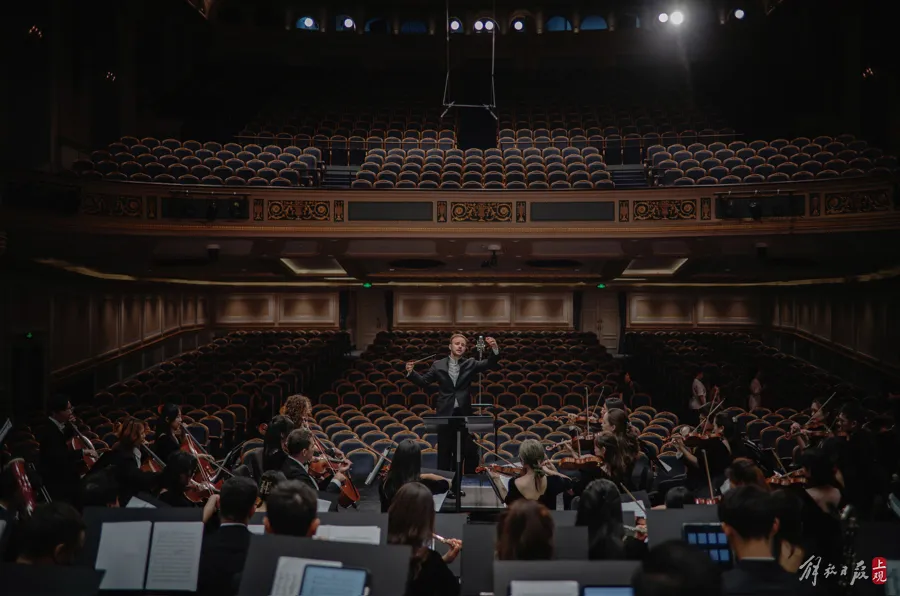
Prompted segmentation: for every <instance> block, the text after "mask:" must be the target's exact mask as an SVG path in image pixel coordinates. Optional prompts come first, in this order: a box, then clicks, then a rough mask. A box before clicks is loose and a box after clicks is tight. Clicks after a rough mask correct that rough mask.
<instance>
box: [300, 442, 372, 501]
mask: <svg viewBox="0 0 900 596" xmlns="http://www.w3.org/2000/svg"><path fill="white" fill-rule="evenodd" d="M306 428H307V430H309V434H310V436H311V437H312V441H313V444H314V445H315V446H316V449H318V450H319V453H321V454H322V455H321V456H319V457H318V458H317V459H316V460H314V461H312V462H310V464H309V474H310V476H312V477H313V478H314V479H316V481H317V482H321V481H322V480H324V479H326V478H332V477H334V476H335V474H337V472H338V470H337V468H336V467H335V464H334V462H335V461H337V463H338V464H340V463H343V462H342V461H341V460H333V459H331V458H330V457H328V456H327V455H325V453H326V449H325V446H324V445H322V442H321V441H319V437H317V436H316V433H314V432H312V430H310V429H309V427H308V426H306ZM343 476H344V479H343V480H342V481H341V493H340V496H338V505H340V506H341V507H343V508H345V509H346V508H348V507H356V503H357V502H358V501H359V499H360V496H359V490H357V488H356V487H355V486H354V485H353V480H352V479H351V478H350V474H344V475H343Z"/></svg>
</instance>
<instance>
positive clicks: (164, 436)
mask: <svg viewBox="0 0 900 596" xmlns="http://www.w3.org/2000/svg"><path fill="white" fill-rule="evenodd" d="M184 432H185V431H184V426H182V424H181V408H179V407H178V406H176V405H175V404H165V405H164V406H163V407H162V408H161V409H160V411H159V417H158V418H157V419H156V432H155V434H154V440H153V453H155V454H156V456H157V457H158V458H159V459H161V460H162V461H164V462H166V461H168V460H169V456H170V455H172V454H173V453H175V452H176V451H178V450H180V449H181V443H182V442H184V438H185V437H184Z"/></svg>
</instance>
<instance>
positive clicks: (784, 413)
mask: <svg viewBox="0 0 900 596" xmlns="http://www.w3.org/2000/svg"><path fill="white" fill-rule="evenodd" d="M775 413H776V414H778V415H779V416H781V417H783V418H790V417H791V416H793V415H795V414H796V413H797V410H795V409H793V408H779V409H778V410H776V412H775Z"/></svg>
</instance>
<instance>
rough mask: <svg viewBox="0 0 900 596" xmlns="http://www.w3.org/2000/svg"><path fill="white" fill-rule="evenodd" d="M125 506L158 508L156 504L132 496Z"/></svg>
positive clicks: (128, 507) (131, 507)
mask: <svg viewBox="0 0 900 596" xmlns="http://www.w3.org/2000/svg"><path fill="white" fill-rule="evenodd" d="M125 507H126V508H127V509H156V505H151V504H150V503H148V502H147V501H145V500H143V499H138V498H137V497H131V499H130V500H129V501H128V504H126V505H125Z"/></svg>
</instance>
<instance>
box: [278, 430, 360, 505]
mask: <svg viewBox="0 0 900 596" xmlns="http://www.w3.org/2000/svg"><path fill="white" fill-rule="evenodd" d="M286 447H287V459H286V460H285V462H284V465H283V467H282V468H281V471H282V472H284V475H285V477H287V479H288V480H299V481H301V482H303V483H305V484H307V485H309V486H310V487H311V488H312V489H314V490H324V491H326V492H330V493H340V492H341V484H342V483H343V482H345V481H346V480H347V476H346V473H347V470H348V469H349V468H350V466H349V465H348V464H346V463H343V462H341V463H340V464H339V465H338V466H337V471H336V472H335V473H334V475H333V476H331V475H326V474H325V473H324V472H325V470H324V469H323V470H322V471H321V472H316V471H314V470H312V469H311V468H312V467H313V437H312V431H310V430H308V429H305V428H298V429H295V430H293V431H291V434H289V435H288V438H287V445H286ZM314 475H316V476H320V478H319V479H318V480H317V479H315V478H313V476H314Z"/></svg>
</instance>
